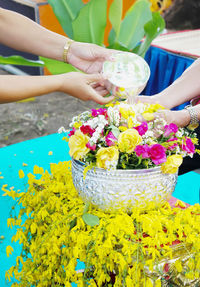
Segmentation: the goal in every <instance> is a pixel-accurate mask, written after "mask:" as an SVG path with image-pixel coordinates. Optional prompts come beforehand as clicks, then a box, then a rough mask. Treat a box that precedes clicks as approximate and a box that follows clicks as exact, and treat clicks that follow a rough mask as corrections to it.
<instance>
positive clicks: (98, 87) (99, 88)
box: [95, 86, 108, 92]
mask: <svg viewBox="0 0 200 287" xmlns="http://www.w3.org/2000/svg"><path fill="white" fill-rule="evenodd" d="M95 91H97V92H101V91H107V92H108V90H107V89H106V88H105V87H102V86H97V87H96V88H95Z"/></svg>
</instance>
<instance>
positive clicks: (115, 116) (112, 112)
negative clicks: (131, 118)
mask: <svg viewBox="0 0 200 287" xmlns="http://www.w3.org/2000/svg"><path fill="white" fill-rule="evenodd" d="M107 114H108V119H109V122H110V123H111V124H112V125H114V126H116V127H118V126H119V122H120V113H119V110H118V108H112V107H109V108H108V111H107Z"/></svg>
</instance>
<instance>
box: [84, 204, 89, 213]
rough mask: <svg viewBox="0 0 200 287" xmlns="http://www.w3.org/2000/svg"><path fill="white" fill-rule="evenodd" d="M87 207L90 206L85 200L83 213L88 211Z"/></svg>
mask: <svg viewBox="0 0 200 287" xmlns="http://www.w3.org/2000/svg"><path fill="white" fill-rule="evenodd" d="M89 207H90V203H89V202H86V204H85V206H84V209H83V214H84V213H87V212H88V210H89Z"/></svg>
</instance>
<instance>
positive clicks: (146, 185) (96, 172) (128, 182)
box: [72, 159, 177, 211]
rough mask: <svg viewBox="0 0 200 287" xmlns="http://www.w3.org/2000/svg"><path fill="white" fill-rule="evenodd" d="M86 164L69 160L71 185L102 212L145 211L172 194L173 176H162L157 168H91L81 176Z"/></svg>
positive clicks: (174, 183)
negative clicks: (133, 209) (138, 208)
mask: <svg viewBox="0 0 200 287" xmlns="http://www.w3.org/2000/svg"><path fill="white" fill-rule="evenodd" d="M84 169H85V164H84V163H82V162H80V161H77V160H74V159H72V177H73V183H74V186H75V188H76V190H77V191H78V193H79V195H80V196H81V197H82V199H83V200H84V201H85V202H88V201H89V202H91V203H92V204H94V205H96V206H97V207H98V208H101V209H103V210H105V211H115V210H118V209H122V210H129V209H131V208H132V207H141V208H146V207H147V205H149V203H150V202H154V203H156V204H158V205H159V204H161V203H163V202H164V201H165V200H167V199H168V198H169V197H170V196H171V193H172V192H173V191H174V188H175V185H176V182H177V173H176V174H163V173H162V172H161V169H160V167H155V168H151V169H138V170H121V169H120V170H119V169H118V170H110V171H108V170H104V169H101V168H92V169H90V170H88V171H87V173H86V175H85V176H84Z"/></svg>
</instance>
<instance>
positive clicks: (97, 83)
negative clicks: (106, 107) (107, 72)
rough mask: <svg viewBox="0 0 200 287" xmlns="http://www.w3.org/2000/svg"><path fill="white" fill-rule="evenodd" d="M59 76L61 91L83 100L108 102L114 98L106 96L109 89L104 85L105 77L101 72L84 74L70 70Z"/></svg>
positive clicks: (100, 102) (99, 102)
mask: <svg viewBox="0 0 200 287" xmlns="http://www.w3.org/2000/svg"><path fill="white" fill-rule="evenodd" d="M57 77H58V78H59V83H60V85H59V89H58V90H59V91H61V92H64V93H67V94H69V95H71V96H73V97H75V98H78V99H80V100H82V101H90V100H91V101H94V102H96V103H98V104H101V105H103V104H107V103H109V102H110V101H112V100H113V99H114V97H113V96H109V97H106V98H105V96H106V95H108V91H107V90H106V89H105V87H104V78H103V77H102V75H100V74H91V75H87V74H82V73H78V72H70V73H67V74H61V75H57Z"/></svg>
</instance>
